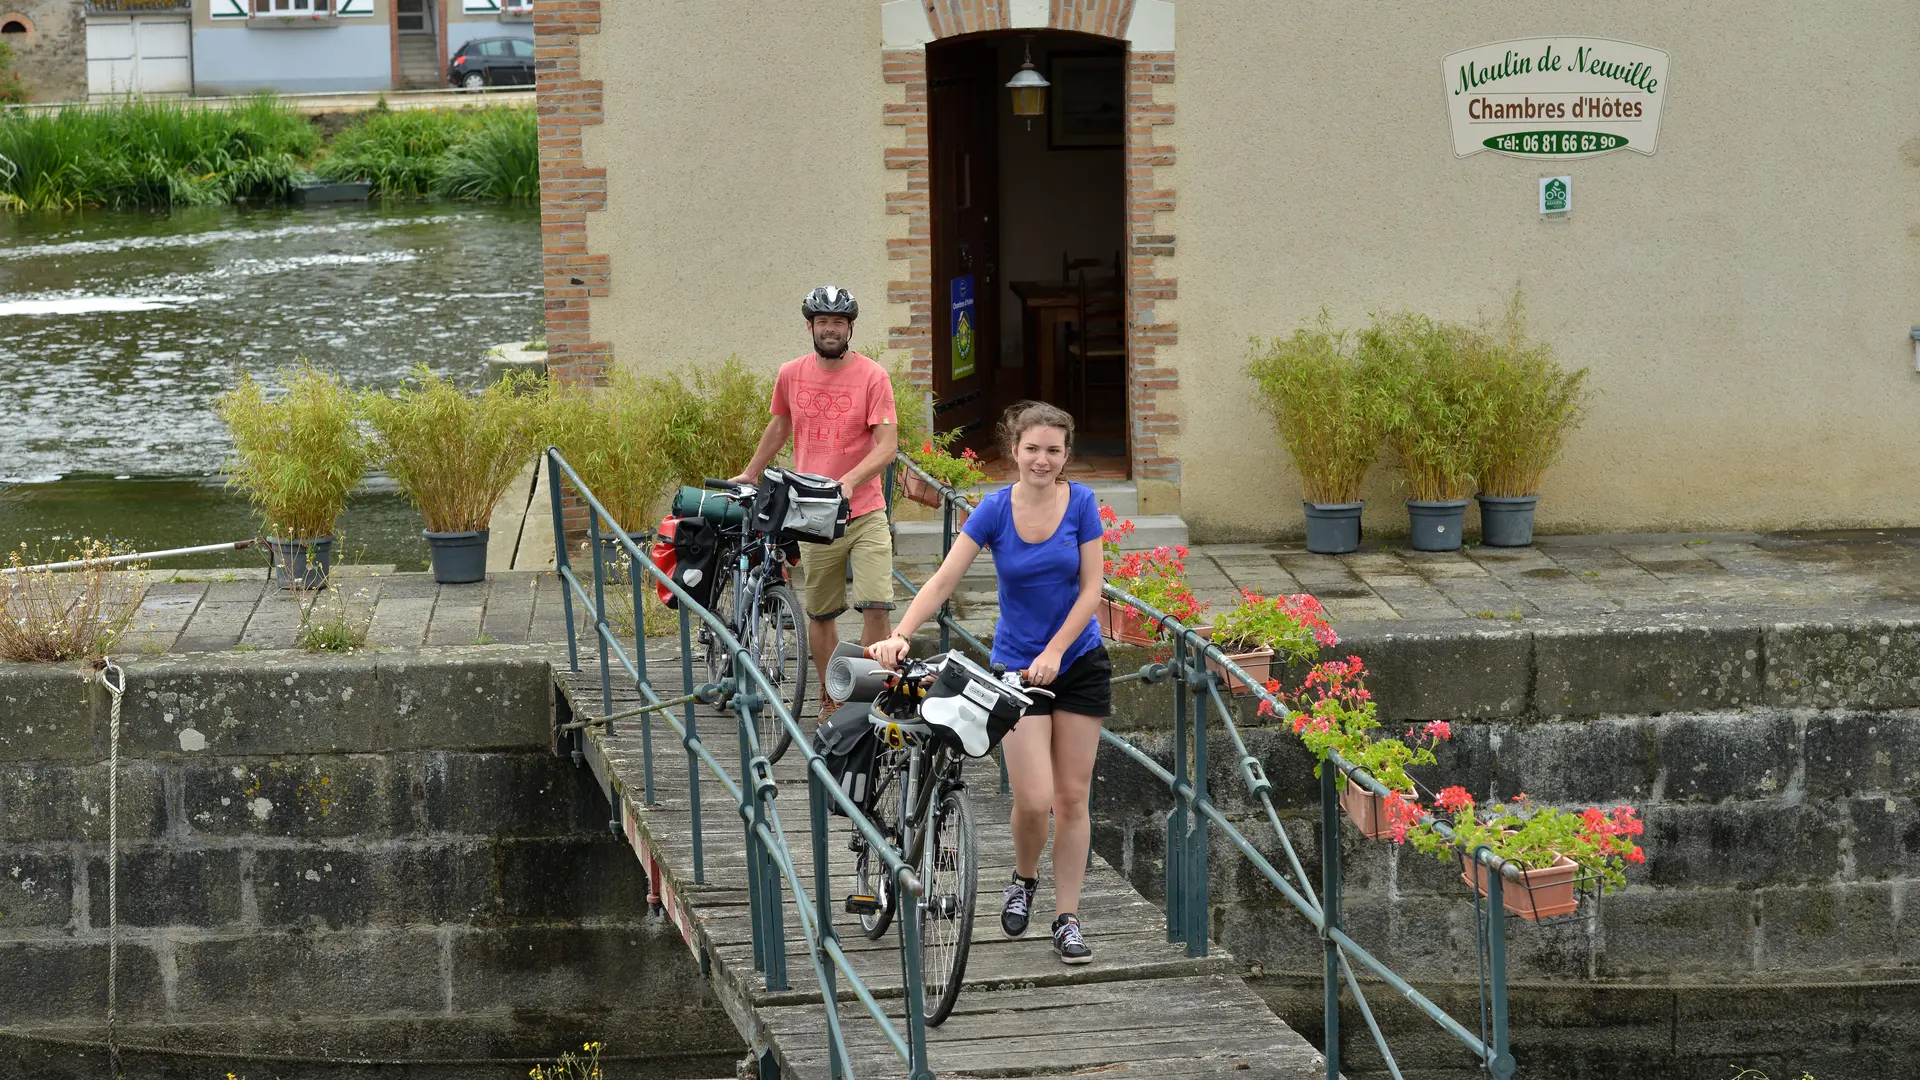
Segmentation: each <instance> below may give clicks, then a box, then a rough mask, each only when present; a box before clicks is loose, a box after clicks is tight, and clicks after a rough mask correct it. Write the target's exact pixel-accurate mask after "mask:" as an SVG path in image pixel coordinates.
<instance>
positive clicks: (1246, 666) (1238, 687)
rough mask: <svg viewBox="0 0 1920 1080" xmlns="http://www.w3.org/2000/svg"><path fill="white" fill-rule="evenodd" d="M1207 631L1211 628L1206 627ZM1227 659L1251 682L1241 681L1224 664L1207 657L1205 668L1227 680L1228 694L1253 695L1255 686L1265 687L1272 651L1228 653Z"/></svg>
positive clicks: (1259, 650) (1271, 664)
mask: <svg viewBox="0 0 1920 1080" xmlns="http://www.w3.org/2000/svg"><path fill="white" fill-rule="evenodd" d="M1207 629H1208V631H1211V630H1212V629H1213V628H1212V627H1207ZM1225 648H1226V647H1225V646H1222V651H1223V652H1224V651H1225ZM1227 659H1229V660H1231V661H1233V662H1234V663H1235V664H1238V665H1239V666H1240V670H1242V671H1244V672H1246V673H1247V675H1248V676H1249V677H1250V678H1252V680H1253V682H1252V683H1247V682H1245V681H1243V680H1241V679H1240V677H1239V676H1237V675H1234V674H1233V673H1232V672H1229V671H1228V670H1227V667H1226V665H1225V664H1222V663H1220V662H1219V661H1218V660H1215V659H1213V658H1212V657H1208V658H1207V667H1208V668H1210V669H1212V670H1213V671H1214V672H1215V673H1216V674H1218V675H1219V676H1220V677H1221V678H1223V679H1225V680H1227V692H1228V693H1232V694H1251V693H1253V688H1254V687H1255V686H1265V685H1266V683H1267V679H1268V678H1269V677H1270V676H1269V674H1268V672H1269V671H1270V670H1271V669H1272V667H1273V650H1272V649H1254V650H1252V651H1251V652H1241V653H1235V652H1229V653H1227Z"/></svg>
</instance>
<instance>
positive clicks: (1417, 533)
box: [1407, 499, 1467, 551]
mask: <svg viewBox="0 0 1920 1080" xmlns="http://www.w3.org/2000/svg"><path fill="white" fill-rule="evenodd" d="M1407 519H1408V522H1409V524H1410V525H1412V532H1413V539H1412V543H1413V550H1415V551H1458V550H1460V534H1461V529H1462V527H1463V526H1464V524H1465V523H1466V520H1467V500H1465V499H1447V500H1445V501H1442V502H1422V501H1421V500H1419V499H1408V500H1407Z"/></svg>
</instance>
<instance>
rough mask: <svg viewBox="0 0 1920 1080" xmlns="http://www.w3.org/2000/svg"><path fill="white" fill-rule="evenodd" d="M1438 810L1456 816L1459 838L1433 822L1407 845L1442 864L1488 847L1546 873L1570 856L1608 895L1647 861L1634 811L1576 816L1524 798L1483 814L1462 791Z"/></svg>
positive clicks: (1441, 800)
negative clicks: (1629, 868)
mask: <svg viewBox="0 0 1920 1080" xmlns="http://www.w3.org/2000/svg"><path fill="white" fill-rule="evenodd" d="M1435 804H1436V810H1435V812H1436V814H1437V813H1438V812H1439V811H1441V810H1445V811H1448V812H1450V813H1451V815H1452V816H1451V817H1450V818H1449V819H1448V820H1447V824H1448V825H1450V826H1451V827H1452V829H1453V836H1452V837H1451V838H1449V837H1446V836H1443V835H1441V834H1440V832H1439V830H1437V829H1435V828H1434V823H1435V819H1434V818H1427V819H1425V820H1423V821H1420V822H1419V823H1417V824H1415V825H1414V826H1413V827H1412V828H1411V829H1409V830H1408V831H1407V839H1408V841H1409V842H1410V843H1412V844H1413V846H1414V848H1415V850H1418V851H1420V852H1423V853H1425V854H1428V855H1432V856H1434V857H1435V858H1437V859H1439V860H1440V861H1441V862H1452V861H1453V860H1454V859H1456V858H1458V857H1459V855H1460V853H1461V852H1471V851H1474V850H1475V849H1477V848H1479V847H1481V846H1482V845H1485V846H1486V847H1487V849H1488V850H1490V851H1492V852H1493V853H1494V854H1495V855H1498V856H1500V857H1501V858H1503V859H1505V860H1507V861H1508V862H1511V863H1517V864H1519V866H1520V868H1521V869H1523V870H1544V869H1546V868H1547V867H1549V866H1552V865H1553V864H1554V863H1555V862H1556V861H1557V860H1558V859H1559V858H1560V857H1561V856H1565V857H1567V858H1569V859H1572V860H1573V861H1574V862H1576V863H1579V864H1580V867H1581V869H1582V870H1583V871H1585V872H1586V873H1587V874H1590V875H1592V876H1593V878H1594V880H1595V881H1597V882H1598V884H1599V888H1600V892H1601V893H1602V894H1603V895H1604V894H1606V893H1610V892H1615V891H1618V890H1620V889H1623V888H1625V887H1626V884H1627V878H1626V873H1625V870H1626V867H1627V864H1629V863H1634V864H1639V863H1643V862H1645V861H1646V853H1645V852H1644V851H1643V850H1642V849H1641V848H1640V846H1639V845H1638V844H1635V843H1634V842H1633V838H1634V837H1637V836H1640V835H1642V833H1643V832H1644V831H1645V826H1644V825H1643V824H1642V823H1641V821H1640V819H1639V817H1638V816H1637V815H1636V814H1635V813H1634V810H1633V808H1632V807H1630V806H1617V807H1615V808H1614V809H1613V811H1612V812H1611V813H1608V812H1606V811H1602V810H1600V809H1599V808H1597V807H1593V808H1589V809H1587V810H1583V811H1581V812H1580V813H1577V814H1576V813H1569V812H1567V811H1564V810H1559V809H1555V808H1554V807H1551V806H1538V805H1536V804H1534V802H1533V801H1532V800H1530V799H1528V798H1527V797H1526V795H1524V794H1522V795H1515V796H1514V797H1513V799H1512V800H1511V801H1510V802H1506V803H1501V804H1498V805H1496V806H1495V807H1494V808H1493V809H1492V810H1491V811H1486V812H1480V811H1477V810H1476V809H1475V808H1474V805H1473V799H1472V798H1471V797H1470V796H1468V795H1467V793H1466V792H1465V791H1464V790H1463V789H1461V788H1458V787H1450V788H1444V789H1442V790H1441V792H1440V793H1439V794H1438V795H1437V796H1435Z"/></svg>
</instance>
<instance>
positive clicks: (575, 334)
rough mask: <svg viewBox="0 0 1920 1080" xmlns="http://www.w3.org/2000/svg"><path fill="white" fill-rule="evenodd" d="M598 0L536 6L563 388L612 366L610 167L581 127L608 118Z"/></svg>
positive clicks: (545, 214) (552, 337)
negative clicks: (591, 161) (599, 307)
mask: <svg viewBox="0 0 1920 1080" xmlns="http://www.w3.org/2000/svg"><path fill="white" fill-rule="evenodd" d="M600 2H601V0H543V2H542V3H540V4H537V5H535V7H534V11H533V44H534V90H535V94H536V97H537V100H538V105H537V107H538V109H539V116H540V249H541V250H540V263H541V274H542V277H543V279H544V282H545V285H546V325H547V374H548V377H549V378H551V379H552V380H553V381H554V382H555V383H556V384H557V385H561V386H595V385H600V384H603V383H605V382H606V380H607V370H608V368H609V367H610V366H611V365H612V363H613V345H612V343H610V342H605V341H595V340H593V330H592V325H591V322H590V317H589V307H588V305H589V303H590V301H591V299H592V298H593V297H596V296H607V295H609V293H610V290H611V288H612V269H611V267H610V265H609V264H608V261H607V256H605V255H603V254H594V253H593V252H590V251H588V250H587V215H588V214H591V213H596V212H598V211H600V210H604V209H606V206H607V171H606V170H605V169H603V168H601V169H596V168H589V167H587V164H586V161H585V158H584V157H583V156H582V154H581V149H580V129H581V128H582V127H585V126H586V125H588V124H599V123H603V122H604V121H605V120H606V108H605V105H604V103H603V101H602V100H601V84H600V80H598V79H583V78H581V77H580V39H581V37H582V36H584V35H587V34H597V33H599V32H600ZM581 524H582V525H583V526H584V524H585V521H584V518H583V519H582V521H581Z"/></svg>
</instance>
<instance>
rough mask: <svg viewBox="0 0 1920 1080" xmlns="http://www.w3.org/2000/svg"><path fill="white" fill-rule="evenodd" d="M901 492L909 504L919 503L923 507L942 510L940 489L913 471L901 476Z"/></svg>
mask: <svg viewBox="0 0 1920 1080" xmlns="http://www.w3.org/2000/svg"><path fill="white" fill-rule="evenodd" d="M900 490H901V493H902V494H904V495H906V497H907V501H908V502H917V503H919V504H920V505H921V506H930V507H932V508H934V509H935V510H938V509H939V508H940V502H941V499H940V489H939V488H937V487H935V486H933V485H932V484H930V483H928V482H927V481H925V480H922V479H921V478H920V474H919V473H916V472H914V471H913V470H911V469H908V470H905V471H903V472H902V473H901V474H900Z"/></svg>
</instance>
